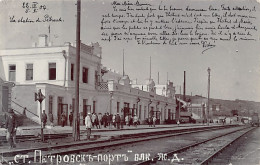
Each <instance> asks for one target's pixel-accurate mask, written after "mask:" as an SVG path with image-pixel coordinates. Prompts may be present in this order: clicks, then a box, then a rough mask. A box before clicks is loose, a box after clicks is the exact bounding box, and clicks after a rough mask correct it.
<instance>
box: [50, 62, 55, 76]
mask: <svg viewBox="0 0 260 165" xmlns="http://www.w3.org/2000/svg"><path fill="white" fill-rule="evenodd" d="M49 80H56V63H49Z"/></svg>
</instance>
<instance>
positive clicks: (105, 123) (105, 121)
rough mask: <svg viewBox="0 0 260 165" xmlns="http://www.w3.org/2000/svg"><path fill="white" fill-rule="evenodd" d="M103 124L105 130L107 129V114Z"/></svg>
mask: <svg viewBox="0 0 260 165" xmlns="http://www.w3.org/2000/svg"><path fill="white" fill-rule="evenodd" d="M102 122H103V125H104V128H106V127H107V114H106V113H105V114H104V116H103V118H102Z"/></svg>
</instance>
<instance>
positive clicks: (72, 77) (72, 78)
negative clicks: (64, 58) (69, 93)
mask: <svg viewBox="0 0 260 165" xmlns="http://www.w3.org/2000/svg"><path fill="white" fill-rule="evenodd" d="M70 80H71V81H73V80H74V64H71V66H70Z"/></svg>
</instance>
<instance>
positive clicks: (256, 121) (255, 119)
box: [251, 113, 259, 127]
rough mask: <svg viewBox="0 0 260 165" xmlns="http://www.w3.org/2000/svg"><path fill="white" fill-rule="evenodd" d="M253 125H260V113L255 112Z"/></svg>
mask: <svg viewBox="0 0 260 165" xmlns="http://www.w3.org/2000/svg"><path fill="white" fill-rule="evenodd" d="M251 125H252V126H257V127H259V116H258V113H254V115H253V116H252V122H251Z"/></svg>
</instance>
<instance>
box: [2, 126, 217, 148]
mask: <svg viewBox="0 0 260 165" xmlns="http://www.w3.org/2000/svg"><path fill="white" fill-rule="evenodd" d="M218 125H219V126H220V124H210V125H207V124H204V125H203V124H180V125H176V124H173V125H156V126H155V127H149V125H138V126H137V127H134V126H124V128H123V129H119V130H118V129H116V128H114V126H112V127H111V128H109V127H107V128H103V127H102V128H101V129H97V128H92V133H91V139H90V140H89V142H94V141H97V142H98V141H105V140H109V139H111V138H113V137H118V136H122V135H124V136H127V135H133V134H139V133H149V132H151V133H153V132H155V133H156V132H158V131H162V130H163V131H167V130H182V129H186V128H192V127H209V126H218ZM40 132H41V129H40V127H39V126H32V127H19V128H18V130H17V136H19V135H25V136H26V135H35V136H39V135H40ZM66 133H68V134H69V133H72V127H70V126H64V127H61V126H55V127H50V126H47V127H46V128H45V129H44V134H45V135H48V134H57V135H58V134H66ZM0 136H2V137H3V136H6V129H4V128H1V129H0ZM80 141H87V140H86V128H85V126H80ZM67 143H75V141H74V140H73V137H72V136H71V135H69V136H67V137H66V138H56V139H55V138H54V139H48V140H46V141H44V142H42V141H40V140H28V141H26V140H25V141H22V142H21V141H18V142H17V143H16V148H13V149H11V150H12V151H19V150H22V149H30V148H37V147H42V146H53V145H62V144H67ZM0 151H1V152H7V151H10V147H9V144H8V143H6V142H5V143H1V144H0Z"/></svg>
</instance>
